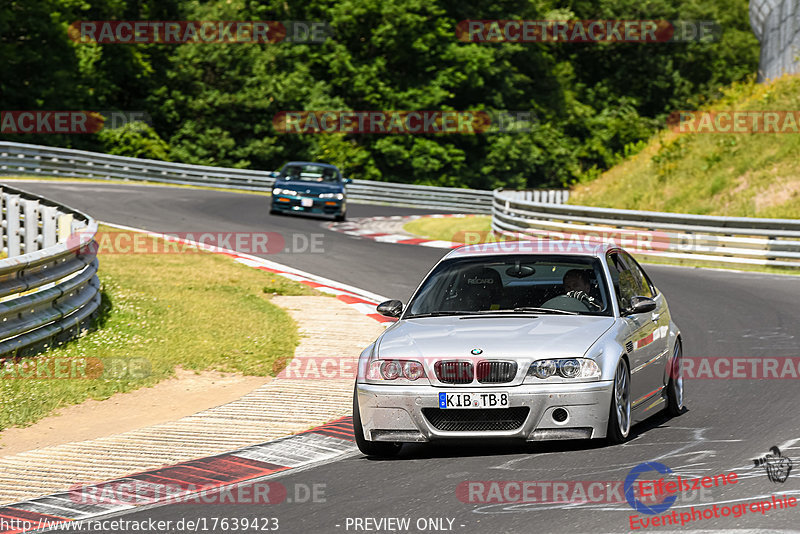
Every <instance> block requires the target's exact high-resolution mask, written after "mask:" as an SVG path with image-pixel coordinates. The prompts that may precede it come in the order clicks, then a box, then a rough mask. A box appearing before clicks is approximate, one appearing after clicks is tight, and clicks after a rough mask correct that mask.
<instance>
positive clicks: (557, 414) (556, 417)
mask: <svg viewBox="0 0 800 534" xmlns="http://www.w3.org/2000/svg"><path fill="white" fill-rule="evenodd" d="M567 419H569V412H568V411H567V410H565V409H564V408H556V409H555V410H553V421H555V422H556V423H559V424H564V423H566V422H567Z"/></svg>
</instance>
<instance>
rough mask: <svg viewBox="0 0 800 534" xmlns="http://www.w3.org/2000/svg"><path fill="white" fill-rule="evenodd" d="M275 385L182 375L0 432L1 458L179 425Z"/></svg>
mask: <svg viewBox="0 0 800 534" xmlns="http://www.w3.org/2000/svg"><path fill="white" fill-rule="evenodd" d="M270 380H271V377H264V376H242V375H239V374H231V373H220V372H217V371H204V372H202V373H199V374H198V373H195V372H194V371H187V370H184V369H177V370H176V373H175V376H174V377H173V378H170V379H167V380H163V381H161V382H159V383H158V384H156V385H155V386H153V387H149V388H141V389H138V390H136V391H132V392H130V393H117V394H116V395H113V396H111V397H110V398H108V399H107V400H104V401H96V400H88V401H86V402H83V403H81V404H77V405H75V406H68V407H65V408H62V409H60V410H59V413H58V414H57V415H51V416H48V417H46V418H44V419H42V420H40V421H38V422H37V423H35V424H33V425H31V426H29V427H26V428H7V429H6V430H4V431H3V432H0V457H3V456H9V455H12V454H17V453H20V452H23V451H28V450H32V449H38V448H40V447H49V446H52V445H60V444H63V443H71V442H73V441H85V440H88V439H95V438H101V437H104V436H110V435H112V434H119V433H121V432H126V431H128V430H134V429H137V428H142V427H146V426H151V425H156V424H159V423H165V422H167V421H175V420H177V419H180V418H181V417H185V416H187V415H192V414H194V413H197V412H200V411H202V410H206V409H208V408H213V407H215V406H219V405H221V404H226V403H228V402H231V401H234V400H236V399H238V398H239V397H241V396H243V395H246V394H247V393H250V392H251V391H253V390H254V389H256V388H258V387H259V386H261V385H263V384H266V383H267V382H269V381H270Z"/></svg>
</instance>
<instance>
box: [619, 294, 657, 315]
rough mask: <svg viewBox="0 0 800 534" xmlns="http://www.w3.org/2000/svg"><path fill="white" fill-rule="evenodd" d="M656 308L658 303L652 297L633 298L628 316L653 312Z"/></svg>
mask: <svg viewBox="0 0 800 534" xmlns="http://www.w3.org/2000/svg"><path fill="white" fill-rule="evenodd" d="M656 307H657V305H656V301H654V300H653V299H651V298H650V297H631V307H630V308H628V309H627V312H626V315H629V314H635V313H647V312H651V311H653V310H655V309H656Z"/></svg>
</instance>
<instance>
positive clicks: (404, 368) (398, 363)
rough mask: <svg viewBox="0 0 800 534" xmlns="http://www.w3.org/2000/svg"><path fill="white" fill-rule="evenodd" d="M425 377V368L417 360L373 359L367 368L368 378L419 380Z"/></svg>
mask: <svg viewBox="0 0 800 534" xmlns="http://www.w3.org/2000/svg"><path fill="white" fill-rule="evenodd" d="M424 377H425V368H424V367H423V366H422V364H421V363H419V362H418V361H415V360H373V361H372V362H370V364H369V369H368V370H367V380H397V379H399V378H405V379H406V380H411V381H412V382H413V381H414V380H417V379H419V378H424Z"/></svg>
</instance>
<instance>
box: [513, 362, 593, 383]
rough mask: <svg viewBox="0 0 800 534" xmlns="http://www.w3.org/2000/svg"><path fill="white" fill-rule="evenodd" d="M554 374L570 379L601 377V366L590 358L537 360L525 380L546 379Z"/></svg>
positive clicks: (528, 381)
mask: <svg viewBox="0 0 800 534" xmlns="http://www.w3.org/2000/svg"><path fill="white" fill-rule="evenodd" d="M552 376H559V377H561V378H570V379H571V378H579V379H586V378H600V367H599V366H598V365H597V362H595V361H594V360H590V359H588V358H564V359H548V360H536V361H535V362H533V363H532V364H531V366H530V368H529V369H528V374H527V376H526V377H525V382H527V383H530V382H533V381H534V379H535V378H538V379H541V380H546V379H548V378H550V377H552Z"/></svg>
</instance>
